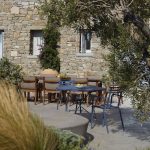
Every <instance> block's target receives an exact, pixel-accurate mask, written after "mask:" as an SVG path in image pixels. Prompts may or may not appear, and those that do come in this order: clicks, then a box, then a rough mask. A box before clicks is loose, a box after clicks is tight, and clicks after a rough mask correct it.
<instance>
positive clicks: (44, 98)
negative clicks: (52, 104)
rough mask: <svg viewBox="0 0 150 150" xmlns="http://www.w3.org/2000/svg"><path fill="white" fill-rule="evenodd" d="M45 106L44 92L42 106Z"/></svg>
mask: <svg viewBox="0 0 150 150" xmlns="http://www.w3.org/2000/svg"><path fill="white" fill-rule="evenodd" d="M44 104H45V91H44V95H43V105H44Z"/></svg>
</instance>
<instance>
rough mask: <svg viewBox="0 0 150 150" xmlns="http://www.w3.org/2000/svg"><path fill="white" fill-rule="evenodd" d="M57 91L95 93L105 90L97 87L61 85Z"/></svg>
mask: <svg viewBox="0 0 150 150" xmlns="http://www.w3.org/2000/svg"><path fill="white" fill-rule="evenodd" d="M57 90H59V91H80V92H97V91H104V90H106V88H102V87H97V86H74V85H61V86H59V87H57Z"/></svg>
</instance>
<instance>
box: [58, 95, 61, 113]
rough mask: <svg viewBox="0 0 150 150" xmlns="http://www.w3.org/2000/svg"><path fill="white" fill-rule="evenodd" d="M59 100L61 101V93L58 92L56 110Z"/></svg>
mask: <svg viewBox="0 0 150 150" xmlns="http://www.w3.org/2000/svg"><path fill="white" fill-rule="evenodd" d="M60 102H61V93H59V96H58V100H57V110H58V107H59V103H60Z"/></svg>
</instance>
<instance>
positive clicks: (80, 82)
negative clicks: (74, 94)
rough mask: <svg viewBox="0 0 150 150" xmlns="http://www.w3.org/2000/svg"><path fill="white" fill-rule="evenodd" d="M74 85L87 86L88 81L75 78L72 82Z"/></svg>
mask: <svg viewBox="0 0 150 150" xmlns="http://www.w3.org/2000/svg"><path fill="white" fill-rule="evenodd" d="M73 82H74V84H82V85H87V84H88V80H87V78H76V79H74V80H73Z"/></svg>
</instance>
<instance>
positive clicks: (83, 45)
mask: <svg viewBox="0 0 150 150" xmlns="http://www.w3.org/2000/svg"><path fill="white" fill-rule="evenodd" d="M91 36H92V32H91V31H89V30H81V31H80V53H91Z"/></svg>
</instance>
